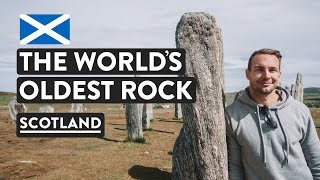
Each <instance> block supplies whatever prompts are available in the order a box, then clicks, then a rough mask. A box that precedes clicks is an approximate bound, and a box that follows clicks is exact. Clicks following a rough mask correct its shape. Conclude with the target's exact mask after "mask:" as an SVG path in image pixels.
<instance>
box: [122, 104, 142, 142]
mask: <svg viewBox="0 0 320 180" xmlns="http://www.w3.org/2000/svg"><path fill="white" fill-rule="evenodd" d="M142 111H143V104H141V103H127V104H126V120H127V130H128V140H129V141H139V140H141V139H143V131H142Z"/></svg>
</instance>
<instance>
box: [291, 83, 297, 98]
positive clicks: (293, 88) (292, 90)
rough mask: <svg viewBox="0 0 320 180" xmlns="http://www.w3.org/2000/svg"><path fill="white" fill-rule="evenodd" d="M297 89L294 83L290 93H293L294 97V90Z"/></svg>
mask: <svg viewBox="0 0 320 180" xmlns="http://www.w3.org/2000/svg"><path fill="white" fill-rule="evenodd" d="M295 90H296V88H295V86H294V84H292V85H291V91H290V95H291V96H292V97H294V92H295Z"/></svg>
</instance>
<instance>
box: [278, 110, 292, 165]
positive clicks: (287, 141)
mask: <svg viewBox="0 0 320 180" xmlns="http://www.w3.org/2000/svg"><path fill="white" fill-rule="evenodd" d="M276 116H277V118H278V120H279V124H280V127H281V129H282V132H283V135H284V138H285V140H286V143H287V149H286V151H285V157H286V163H287V164H288V163H289V153H290V144H289V138H288V136H287V133H286V131H285V130H284V128H283V126H282V123H281V120H280V117H279V113H278V109H277V110H276Z"/></svg>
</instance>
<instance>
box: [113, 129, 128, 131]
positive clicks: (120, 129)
mask: <svg viewBox="0 0 320 180" xmlns="http://www.w3.org/2000/svg"><path fill="white" fill-rule="evenodd" d="M113 129H116V130H121V131H126V129H123V128H113Z"/></svg>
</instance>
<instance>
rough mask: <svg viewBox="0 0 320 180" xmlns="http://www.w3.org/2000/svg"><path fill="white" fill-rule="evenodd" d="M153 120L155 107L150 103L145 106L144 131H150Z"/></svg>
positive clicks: (143, 112) (143, 113)
mask: <svg viewBox="0 0 320 180" xmlns="http://www.w3.org/2000/svg"><path fill="white" fill-rule="evenodd" d="M151 119H153V105H152V104H149V103H144V104H143V111H142V129H143V130H148V129H150V120H151Z"/></svg>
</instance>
